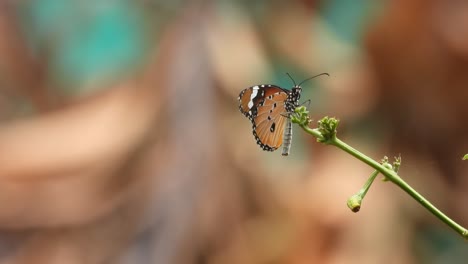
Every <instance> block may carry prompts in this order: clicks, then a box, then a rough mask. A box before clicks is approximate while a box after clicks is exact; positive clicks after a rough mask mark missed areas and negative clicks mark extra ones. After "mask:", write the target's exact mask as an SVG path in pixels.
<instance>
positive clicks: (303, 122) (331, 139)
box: [291, 107, 468, 240]
mask: <svg viewBox="0 0 468 264" xmlns="http://www.w3.org/2000/svg"><path fill="white" fill-rule="evenodd" d="M291 120H292V122H294V123H297V124H299V126H300V127H302V129H304V131H305V132H307V133H308V134H311V135H312V136H314V137H316V138H317V141H318V142H321V143H324V144H327V145H332V146H335V147H337V148H339V149H341V150H343V151H345V152H347V153H348V154H350V155H351V156H353V157H355V158H357V159H358V160H360V161H362V162H364V163H366V164H367V165H369V166H370V167H372V168H374V169H375V170H376V171H378V172H379V173H381V174H382V175H384V176H385V178H386V179H387V180H388V181H391V182H392V183H394V184H395V185H397V186H398V187H400V188H401V189H402V190H403V191H405V192H406V193H407V194H409V195H410V196H411V197H413V199H415V200H416V201H417V202H418V203H419V204H421V205H422V206H424V208H426V209H427V210H428V211H429V212H431V213H432V214H433V215H435V216H436V217H437V218H439V219H440V220H441V221H442V222H444V223H445V224H447V225H448V226H449V227H450V228H452V229H453V230H455V231H456V232H457V233H459V234H460V235H461V236H462V237H463V238H464V239H465V240H468V230H467V229H466V228H464V227H463V226H461V225H459V224H458V223H457V222H455V221H453V220H452V219H450V218H449V217H448V216H446V215H445V214H444V213H443V212H441V211H440V210H439V209H437V207H435V206H434V205H433V204H432V203H430V202H429V201H428V200H427V199H426V198H424V197H423V196H422V195H421V194H419V193H418V192H417V191H416V190H414V189H413V188H412V187H411V186H410V185H409V184H408V183H406V182H405V181H404V180H403V179H402V178H401V177H400V176H399V175H398V174H397V173H396V172H395V171H394V170H393V169H391V168H387V167H385V166H384V165H382V164H380V163H379V162H377V161H375V160H373V159H371V158H370V157H368V156H366V155H364V154H363V153H361V152H360V151H358V150H356V149H355V148H353V147H351V146H349V145H348V144H346V143H345V142H343V141H341V140H340V139H339V138H337V137H336V128H337V126H338V120H337V119H335V118H328V117H325V118H323V119H321V120H320V121H319V122H318V124H319V127H318V128H315V129H312V128H310V127H309V123H310V118H309V116H308V111H307V110H306V109H305V107H298V108H296V110H295V114H294V115H293V116H292V118H291ZM397 164H398V166H399V164H400V160H399V159H397Z"/></svg>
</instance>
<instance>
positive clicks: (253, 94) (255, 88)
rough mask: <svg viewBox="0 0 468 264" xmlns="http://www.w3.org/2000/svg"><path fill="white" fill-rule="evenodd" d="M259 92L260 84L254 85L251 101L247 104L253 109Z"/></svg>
mask: <svg viewBox="0 0 468 264" xmlns="http://www.w3.org/2000/svg"><path fill="white" fill-rule="evenodd" d="M257 94H258V86H254V87H253V91H252V94H251V95H250V101H249V103H248V104H247V106H248V107H249V109H251V108H252V107H253V105H254V103H253V99H254V98H255V97H256V96H257Z"/></svg>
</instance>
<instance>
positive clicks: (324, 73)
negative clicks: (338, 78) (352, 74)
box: [288, 72, 330, 86]
mask: <svg viewBox="0 0 468 264" xmlns="http://www.w3.org/2000/svg"><path fill="white" fill-rule="evenodd" d="M288 75H289V74H288ZM322 75H326V76H330V74H328V73H326V72H323V73H321V74H317V75H315V76H312V77H310V78H307V79H305V80H303V81H302V82H301V83H300V84H299V85H298V86H301V85H302V84H303V83H305V82H307V81H309V80H312V79H313V78H315V77H319V76H322Z"/></svg>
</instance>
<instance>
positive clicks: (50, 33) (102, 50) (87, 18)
mask: <svg viewBox="0 0 468 264" xmlns="http://www.w3.org/2000/svg"><path fill="white" fill-rule="evenodd" d="M142 9H143V7H142V6H137V5H135V4H134V3H132V1H101V2H97V3H96V2H95V1H89V0H84V1H76V0H63V1H62V0H46V1H27V2H25V3H24V4H23V5H22V6H21V8H20V10H19V13H20V20H21V24H22V25H21V26H22V27H23V29H24V32H25V35H26V38H27V39H28V42H29V43H28V45H29V46H30V47H31V49H32V50H33V52H35V53H36V54H37V55H40V54H44V52H46V53H47V56H48V59H49V61H48V63H49V67H50V75H51V76H50V77H51V78H52V79H53V80H54V81H56V82H58V84H59V85H60V87H61V88H63V89H64V92H65V93H67V94H73V93H81V92H86V91H83V89H86V88H88V89H90V86H91V84H95V83H96V85H93V86H95V87H96V86H100V87H103V85H102V83H106V82H107V83H109V81H110V80H112V79H115V78H117V77H118V76H120V75H124V76H125V75H130V74H131V73H133V72H134V71H135V69H138V67H139V66H141V64H143V63H144V58H145V57H146V56H147V55H148V52H149V43H148V41H149V39H148V38H147V35H148V32H147V27H148V24H147V23H148V21H147V19H146V18H145V14H144V12H143V10H142ZM70 89H71V90H70Z"/></svg>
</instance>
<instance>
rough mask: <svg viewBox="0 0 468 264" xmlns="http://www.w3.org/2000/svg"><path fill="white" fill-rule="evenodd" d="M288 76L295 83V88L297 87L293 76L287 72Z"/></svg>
mask: <svg viewBox="0 0 468 264" xmlns="http://www.w3.org/2000/svg"><path fill="white" fill-rule="evenodd" d="M286 74H287V75H288V77H289V78H290V79H291V80H292V81H293V84H294V86H297V85H296V82H295V81H294V79H293V77H291V75H290V74H289V73H288V72H287V73H286Z"/></svg>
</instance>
